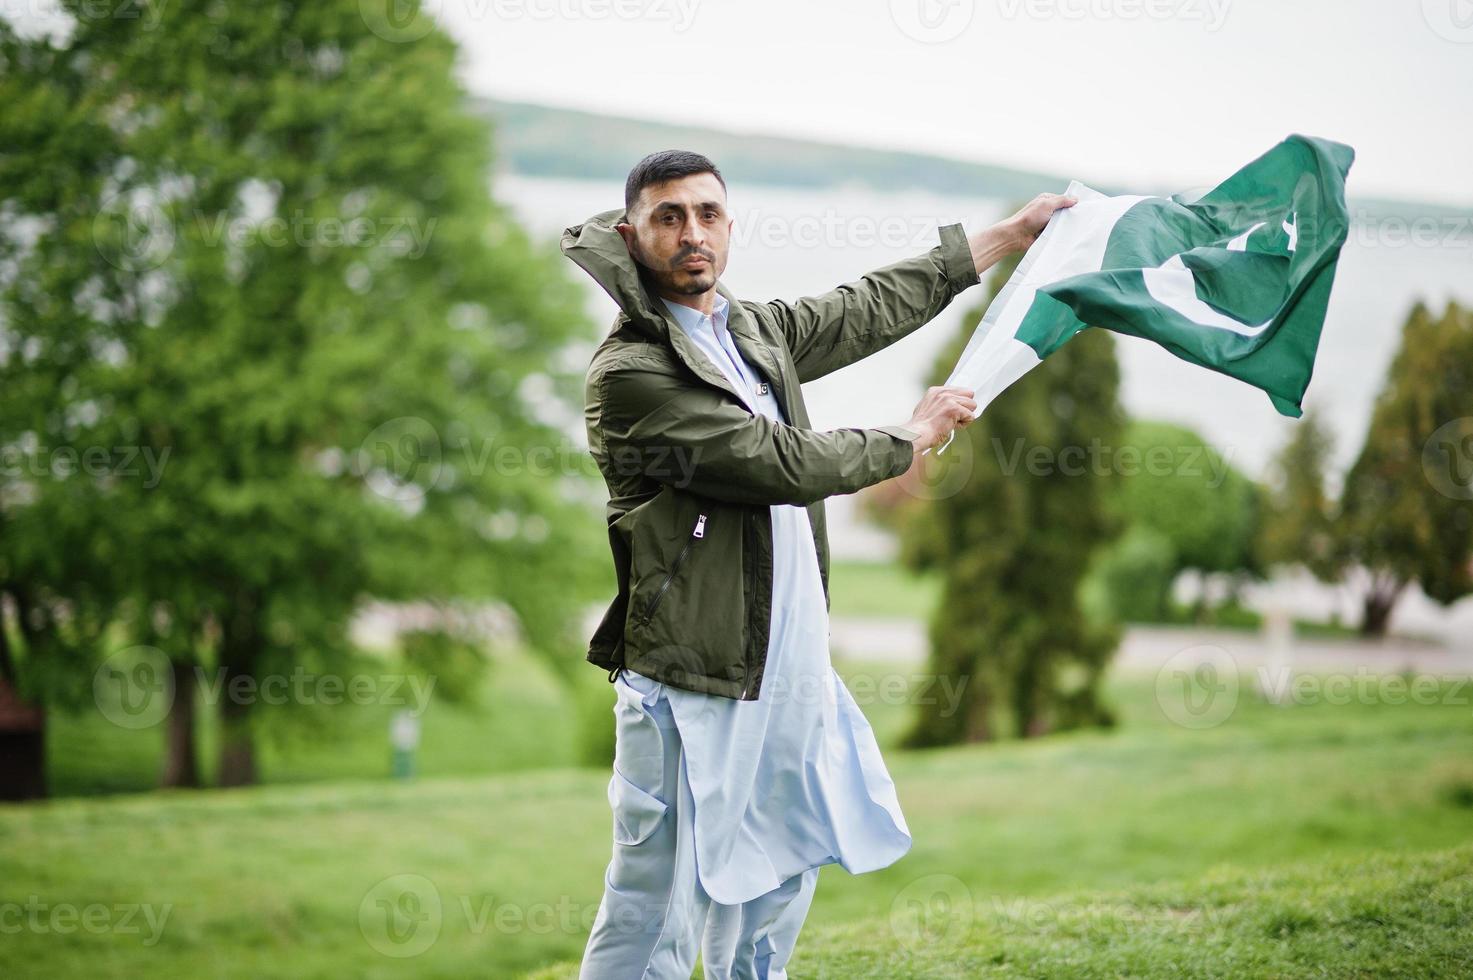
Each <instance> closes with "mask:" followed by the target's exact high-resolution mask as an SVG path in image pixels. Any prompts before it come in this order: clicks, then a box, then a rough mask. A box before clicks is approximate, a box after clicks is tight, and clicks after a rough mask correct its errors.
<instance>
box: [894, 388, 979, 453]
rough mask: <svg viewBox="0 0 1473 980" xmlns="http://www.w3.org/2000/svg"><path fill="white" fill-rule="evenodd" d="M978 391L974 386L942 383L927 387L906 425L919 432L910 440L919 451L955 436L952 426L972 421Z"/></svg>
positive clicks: (933, 446)
mask: <svg viewBox="0 0 1473 980" xmlns="http://www.w3.org/2000/svg"><path fill="white" fill-rule="evenodd" d="M975 394H976V392H975V391H973V390H972V389H971V388H957V387H947V386H942V385H938V386H936V387H932V388H928V389H926V396H925V397H924V398H922V399H921V403H920V404H919V405H917V406H916V410H915V412H914V413H913V414H912V415H911V417H910V421H909V422H907V423H905V427H906V428H908V429H910V430H911V431H912V432H916V433H918V435H917V436H916V437H915V438H914V439H912V440H911V442H910V444H911V445H912V446H914V447H915V451H916V452H918V453H919V452H924V451H925V450H927V449H934V448H935V447H937V446H939V445H941V444H942V443H944V442H945V441H946V440H947V438H949V437H950V436H951V430H953V429H956V428H959V427H961V426H964V425H969V424H971V422H972V419H973V417H974V415H975V413H976V411H977V402H976V400H975V399H974V398H973V397H972V396H973V395H975Z"/></svg>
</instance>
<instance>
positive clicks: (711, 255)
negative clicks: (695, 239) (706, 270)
mask: <svg viewBox="0 0 1473 980" xmlns="http://www.w3.org/2000/svg"><path fill="white" fill-rule="evenodd" d="M693 255H699V256H700V257H701V258H703V259H705V260H706V261H707V262H710V263H711V264H712V265H713V266H714V265H715V264H716V253H715V252H713V251H711V250H710V249H708V248H700V247H698V246H696V245H687V246H686V247H685V248H683V249H681V250H680V251H678V252H676V253H675V256H674V257H673V258H671V260H670V268H671V269H675V268H678V267H679V266H680V264H681V263H682V262H684V261H686V260H687V259H689V258H690V257H691V256H693Z"/></svg>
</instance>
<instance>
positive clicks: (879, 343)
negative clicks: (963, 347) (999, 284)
mask: <svg viewBox="0 0 1473 980" xmlns="http://www.w3.org/2000/svg"><path fill="white" fill-rule="evenodd" d="M940 235H941V244H940V245H938V246H936V247H935V248H933V249H931V250H930V251H929V252H926V253H925V254H923V255H918V256H916V257H915V258H912V259H906V260H904V261H902V262H896V263H895V264H893V265H888V266H885V267H884V268H882V269H877V270H875V271H874V272H871V273H869V274H868V275H866V276H864V277H862V278H861V279H860V280H859V281H858V282H851V283H846V284H844V285H842V286H840V287H839V288H837V289H835V290H833V291H832V292H828V293H825V294H824V295H822V296H814V297H805V298H803V299H800V300H798V301H797V302H795V303H788V302H785V301H783V300H774V301H773V302H771V303H768V304H767V312H768V313H769V314H771V315H772V316H773V317H774V318H775V319H776V321H777V324H778V327H779V329H781V331H782V333H783V335H784V337H785V338H786V339H787V343H788V348H789V350H790V351H791V352H792V355H793V361H794V363H795V364H796V365H797V368H798V380H799V381H800V382H807V381H812V380H813V379H815V378H821V377H823V376H824V375H826V374H828V373H829V372H831V371H837V370H838V369H839V368H841V367H845V366H847V365H849V364H852V363H854V362H855V361H858V360H861V359H863V358H865V357H868V356H869V355H871V354H873V353H874V352H875V351H877V350H881V349H882V348H884V347H888V346H889V345H890V344H893V343H895V341H897V340H899V339H900V338H902V337H904V336H905V335H906V334H908V333H910V332H911V331H913V330H915V329H916V328H917V327H919V326H921V325H922V324H924V323H927V322H928V321H930V320H931V319H932V318H934V317H935V316H936V314H938V313H940V312H941V311H942V310H943V309H945V308H946V306H947V304H948V303H950V302H951V301H952V299H953V298H954V297H955V296H956V294H957V293H960V292H961V291H962V290H963V289H966V288H967V287H968V286H972V285H975V284H976V283H977V281H978V276H977V266H976V264H975V262H974V261H973V259H972V250H971V247H970V246H969V245H968V244H967V236H966V234H965V233H964V232H963V231H962V226H961V225H959V224H953V225H943V226H942V227H941V229H940Z"/></svg>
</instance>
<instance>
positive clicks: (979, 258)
mask: <svg viewBox="0 0 1473 980" xmlns="http://www.w3.org/2000/svg"><path fill="white" fill-rule="evenodd" d="M1023 241H1024V237H1023V234H1022V230H1021V229H1020V228H1019V227H1017V226H1016V225H1015V224H1013V222H1012V219H1008V220H1007V221H999V222H998V223H997V224H995V225H992V226H990V227H988V228H984V229H982V230H981V231H979V232H977V233H976V234H975V235H972V236H971V237H970V238H968V239H967V244H968V245H969V246H971V249H972V262H973V263H974V264H975V265H976V267H977V275H978V276H981V275H982V273H983V272H985V271H987V270H988V269H990V268H992V267H993V266H994V265H996V264H997V263H998V262H1000V261H1002V260H1003V259H1004V258H1006V257H1007V256H1009V255H1011V254H1013V253H1014V252H1018V251H1022V249H1023Z"/></svg>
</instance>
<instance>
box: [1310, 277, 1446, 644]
mask: <svg viewBox="0 0 1473 980" xmlns="http://www.w3.org/2000/svg"><path fill="white" fill-rule="evenodd" d="M1336 536H1337V538H1338V539H1339V542H1340V548H1341V553H1342V555H1343V557H1344V558H1345V559H1346V560H1347V561H1348V562H1350V563H1352V564H1353V565H1354V566H1356V568H1357V569H1358V570H1359V573H1360V575H1361V576H1362V578H1363V581H1364V591H1363V596H1362V609H1363V616H1362V620H1361V629H1362V632H1364V633H1366V634H1367V635H1371V636H1380V635H1382V634H1384V633H1385V632H1386V629H1387V627H1388V626H1389V624H1390V620H1391V613H1392V610H1393V609H1395V607H1396V603H1397V600H1398V599H1399V598H1400V597H1401V595H1402V593H1403V592H1404V591H1405V589H1406V587H1407V586H1408V585H1409V584H1411V583H1412V582H1416V583H1417V584H1419V585H1420V586H1421V587H1422V591H1423V592H1425V593H1426V594H1427V595H1428V596H1429V597H1430V598H1432V599H1433V600H1435V601H1437V602H1440V603H1443V604H1448V603H1452V602H1454V601H1456V600H1457V599H1459V598H1461V597H1463V596H1465V595H1467V594H1468V593H1469V592H1470V591H1473V311H1469V310H1465V309H1463V308H1461V307H1460V306H1458V305H1457V304H1456V303H1449V304H1448V306H1447V309H1446V310H1445V311H1444V312H1443V314H1442V316H1440V317H1439V316H1436V315H1434V314H1433V313H1432V312H1431V311H1430V310H1428V309H1427V308H1426V307H1425V306H1423V305H1422V304H1420V303H1418V304H1417V305H1416V306H1415V307H1414V308H1413V309H1412V311H1411V313H1410V315H1409V316H1408V317H1407V320H1406V324H1405V326H1404V327H1403V328H1402V335H1401V348H1400V350H1398V351H1397V354H1396V358H1395V359H1394V360H1393V361H1392V362H1391V369H1390V372H1389V374H1388V375H1387V378H1386V384H1385V386H1384V387H1383V388H1382V390H1381V393H1380V395H1379V396H1378V397H1377V399H1376V405H1375V408H1374V409H1373V410H1372V413H1371V425H1370V428H1369V429H1368V430H1367V432H1366V441H1365V445H1364V446H1363V447H1362V448H1361V451H1360V455H1359V456H1358V457H1357V458H1356V461H1355V463H1354V464H1353V465H1352V466H1351V468H1350V472H1349V473H1348V474H1347V475H1346V478H1345V488H1344V491H1343V493H1342V497H1341V517H1340V520H1339V521H1337V522H1336Z"/></svg>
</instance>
